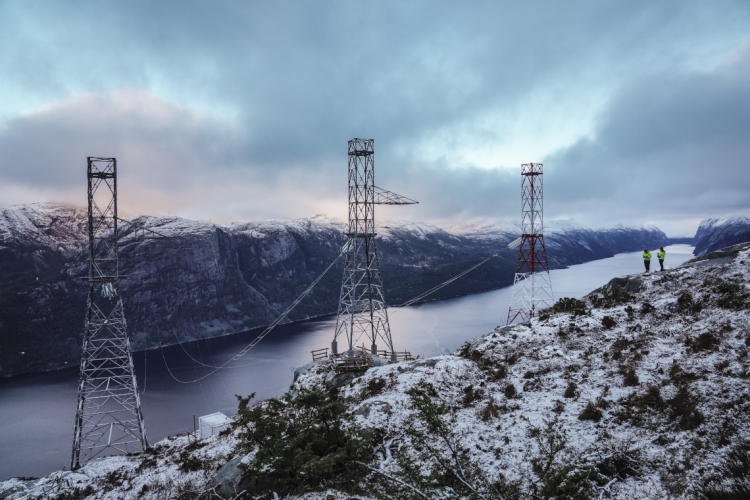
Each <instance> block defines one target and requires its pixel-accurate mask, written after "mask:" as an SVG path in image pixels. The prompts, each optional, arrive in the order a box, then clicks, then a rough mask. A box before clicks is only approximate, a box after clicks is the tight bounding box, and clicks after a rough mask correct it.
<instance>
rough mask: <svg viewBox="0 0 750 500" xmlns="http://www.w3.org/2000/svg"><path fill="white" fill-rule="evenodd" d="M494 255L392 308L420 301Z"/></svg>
mask: <svg viewBox="0 0 750 500" xmlns="http://www.w3.org/2000/svg"><path fill="white" fill-rule="evenodd" d="M495 257H497V254H495V255H492V256H490V257H488V258H486V259H484V260H483V261H482V262H480V263H479V264H476V265H474V266H472V267H470V268H469V269H467V270H466V271H463V272H462V273H460V274H457V275H456V276H454V277H452V278H451V279H449V280H447V281H444V282H443V283H441V284H439V285H437V286H435V287H432V288H430V289H429V290H427V291H426V292H424V293H421V294H419V295H417V296H416V297H414V298H413V299H411V300H407V301H406V302H404V303H403V304H399V305H397V306H393V308H394V309H397V308H400V307H407V306H410V305H412V304H414V303H415V302H418V301H420V300H422V299H424V298H425V297H427V296H428V295H432V294H433V293H435V292H437V291H438V290H440V289H441V288H443V287H446V286H448V285H450V284H451V283H453V282H454V281H456V280H457V279H459V278H462V277H463V276H466V275H467V274H469V273H470V272H472V271H473V270H474V269H476V268H478V267H479V266H481V265H482V264H484V263H485V262H487V261H489V260H490V259H493V258H495Z"/></svg>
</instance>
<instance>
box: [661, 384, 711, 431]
mask: <svg viewBox="0 0 750 500" xmlns="http://www.w3.org/2000/svg"><path fill="white" fill-rule="evenodd" d="M667 403H668V404H669V407H670V409H671V417H672V419H674V420H679V426H680V429H682V430H684V431H690V430H693V429H695V428H696V427H698V426H699V425H700V424H702V423H703V420H704V417H703V414H702V413H701V412H700V411H699V410H698V402H697V400H696V398H695V397H694V396H692V395H691V394H690V390H689V389H688V386H687V385H681V386H680V387H679V389H678V390H677V394H675V396H674V398H672V399H670V400H669V401H668V402H667Z"/></svg>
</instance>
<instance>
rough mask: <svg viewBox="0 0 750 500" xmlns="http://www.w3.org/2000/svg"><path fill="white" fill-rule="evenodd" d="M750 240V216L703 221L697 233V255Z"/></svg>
mask: <svg viewBox="0 0 750 500" xmlns="http://www.w3.org/2000/svg"><path fill="white" fill-rule="evenodd" d="M748 241H750V217H745V216H735V217H729V218H726V219H706V220H703V221H701V223H700V225H699V226H698V231H696V233H695V251H694V253H695V255H705V254H707V253H708V252H713V251H714V250H718V249H720V248H724V247H727V246H730V245H736V244H738V243H745V242H748Z"/></svg>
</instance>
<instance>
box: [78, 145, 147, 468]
mask: <svg viewBox="0 0 750 500" xmlns="http://www.w3.org/2000/svg"><path fill="white" fill-rule="evenodd" d="M102 207H103V208H102ZM117 223H118V218H117V160H116V159H115V158H92V157H89V158H88V233H89V274H88V276H87V277H86V278H83V279H84V280H86V281H88V283H89V293H88V302H87V310H86V323H85V331H84V334H83V355H82V357H81V373H80V382H79V385H78V406H77V411H76V422H75V433H74V438H73V457H72V460H71V468H78V467H79V466H80V465H81V464H82V463H84V462H86V461H88V460H91V459H92V458H95V457H97V456H100V455H105V454H111V453H114V452H121V453H130V452H134V451H141V450H144V449H145V448H146V447H148V442H147V440H146V429H145V427H144V423H143V414H142V412H141V402H140V398H139V396H138V386H137V383H136V379H135V371H134V369H133V357H132V355H131V352H130V341H129V339H128V333H127V324H126V322H125V315H124V313H123V306H122V296H121V294H120V279H121V278H124V276H120V274H119V265H118V255H117V244H118V227H117Z"/></svg>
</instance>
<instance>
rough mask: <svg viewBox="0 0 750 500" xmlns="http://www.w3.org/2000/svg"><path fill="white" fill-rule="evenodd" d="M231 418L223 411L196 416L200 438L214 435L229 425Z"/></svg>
mask: <svg viewBox="0 0 750 500" xmlns="http://www.w3.org/2000/svg"><path fill="white" fill-rule="evenodd" d="M231 422H232V419H231V418H229V417H227V416H226V415H224V414H223V413H221V412H220V411H219V412H216V413H212V414H210V415H205V416H203V417H199V418H198V432H199V438H200V439H206V438H207V437H211V436H215V435H216V434H218V433H220V432H221V431H223V430H224V429H227V428H228V427H229V424H230V423H231Z"/></svg>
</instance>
